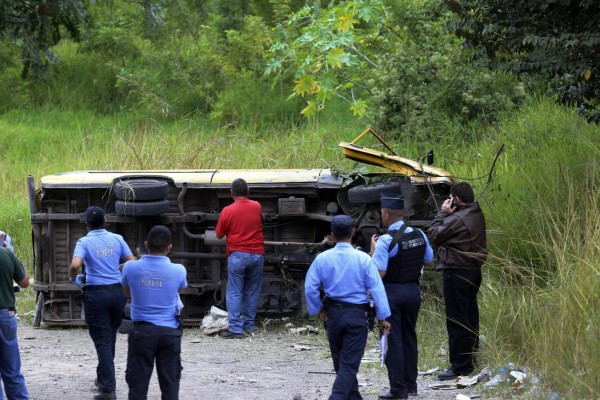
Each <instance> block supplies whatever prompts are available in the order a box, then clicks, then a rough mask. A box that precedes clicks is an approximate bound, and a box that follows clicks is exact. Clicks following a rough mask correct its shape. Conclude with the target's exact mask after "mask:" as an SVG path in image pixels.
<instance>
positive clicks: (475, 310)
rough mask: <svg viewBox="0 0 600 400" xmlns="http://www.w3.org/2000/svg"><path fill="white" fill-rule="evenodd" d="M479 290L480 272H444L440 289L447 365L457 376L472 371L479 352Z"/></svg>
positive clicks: (451, 270)
mask: <svg viewBox="0 0 600 400" xmlns="http://www.w3.org/2000/svg"><path fill="white" fill-rule="evenodd" d="M479 286H481V270H479V269H477V270H469V269H458V268H455V269H446V270H444V275H443V288H444V301H445V303H446V328H447V329H448V343H449V347H450V365H451V368H452V371H454V373H455V374H457V375H469V374H470V373H471V372H473V369H474V368H475V366H474V364H473V356H474V354H475V352H476V351H477V350H478V348H479V306H478V305H477V293H479Z"/></svg>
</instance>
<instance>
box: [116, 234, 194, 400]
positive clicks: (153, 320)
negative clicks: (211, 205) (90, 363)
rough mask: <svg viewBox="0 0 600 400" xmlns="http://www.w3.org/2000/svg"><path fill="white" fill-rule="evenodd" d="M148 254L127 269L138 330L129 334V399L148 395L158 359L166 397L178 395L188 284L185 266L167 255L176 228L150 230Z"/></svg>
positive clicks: (125, 280) (126, 284)
mask: <svg viewBox="0 0 600 400" xmlns="http://www.w3.org/2000/svg"><path fill="white" fill-rule="evenodd" d="M145 245H146V249H147V250H148V254H145V255H143V256H142V258H141V259H139V260H137V261H130V262H128V263H126V264H125V266H124V267H123V277H122V280H121V281H122V283H123V291H124V293H125V295H126V296H127V297H131V319H132V320H133V325H134V327H133V331H132V332H131V333H130V334H129V339H128V345H129V347H128V351H127V372H126V374H125V379H126V380H127V385H128V386H129V399H130V400H143V399H146V397H147V394H148V384H149V382H150V377H151V376H152V370H153V368H154V361H155V360H156V372H157V375H158V383H159V385H160V391H161V393H162V397H161V398H162V399H163V400H176V399H178V398H179V381H180V379H181V335H182V330H181V325H180V323H179V318H178V313H179V305H178V300H179V296H178V292H179V289H183V288H186V287H187V280H186V274H187V272H186V269H185V267H184V266H183V265H181V264H173V263H172V262H171V260H169V258H168V257H167V254H168V253H169V251H170V250H171V247H172V245H171V232H170V231H169V229H168V228H167V227H165V226H162V225H157V226H155V227H153V228H152V229H150V232H148V238H147V241H146V242H145Z"/></svg>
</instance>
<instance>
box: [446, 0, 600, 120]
mask: <svg viewBox="0 0 600 400" xmlns="http://www.w3.org/2000/svg"><path fill="white" fill-rule="evenodd" d="M445 3H446V4H447V6H448V7H449V8H450V10H451V11H453V12H454V13H455V14H456V15H457V16H458V17H459V19H458V20H456V21H454V22H453V24H451V28H452V29H453V30H454V32H455V33H456V34H457V35H458V36H459V37H461V38H463V39H464V44H465V45H466V46H467V47H468V48H470V49H471V50H472V52H471V56H472V60H474V61H476V62H479V63H483V64H485V65H489V66H490V67H492V68H496V69H501V70H507V71H512V72H515V73H517V74H522V73H529V74H535V75H537V76H542V77H545V78H547V79H548V80H549V81H550V82H551V86H552V90H551V91H550V92H551V93H553V94H556V95H557V98H558V100H560V101H561V102H563V103H567V104H573V105H576V106H577V107H578V111H579V112H580V113H581V114H582V115H583V116H584V117H586V118H587V119H588V121H591V122H596V123H599V122H600V29H598V27H599V26H600V6H598V5H597V1H595V0H477V1H476V0H466V1H460V0H445Z"/></svg>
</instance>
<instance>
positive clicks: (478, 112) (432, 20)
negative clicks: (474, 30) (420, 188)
mask: <svg viewBox="0 0 600 400" xmlns="http://www.w3.org/2000/svg"><path fill="white" fill-rule="evenodd" d="M397 7H402V12H401V11H400V10H396V12H395V14H396V15H398V16H401V19H399V20H398V21H396V25H395V28H396V29H397V34H398V36H400V40H399V41H398V46H397V48H396V51H395V52H394V53H391V54H389V55H387V56H384V59H383V61H382V63H381V64H382V68H381V71H379V73H378V74H377V75H376V76H374V77H373V78H372V80H371V82H372V87H373V94H374V95H373V99H372V107H373V109H374V112H375V118H376V120H377V125H378V126H379V127H380V128H382V129H384V130H388V131H395V130H401V131H403V132H404V134H406V135H409V136H410V137H412V138H415V137H417V138H418V139H421V140H423V139H427V140H431V139H434V140H435V139H440V133H439V132H443V131H444V124H446V123H447V121H448V120H457V121H459V122H462V123H464V122H467V121H470V120H474V119H480V120H483V121H486V122H493V121H495V120H497V118H498V116H499V115H500V113H502V112H503V111H505V110H507V109H510V108H512V107H514V106H515V105H518V104H520V103H521V102H522V100H523V99H524V97H525V90H524V86H523V85H522V84H519V83H518V82H517V80H516V79H515V78H514V77H513V76H511V75H508V74H500V73H494V72H492V71H490V70H487V69H484V68H475V67H473V66H469V65H468V64H467V63H466V62H464V61H463V60H461V46H460V43H459V41H458V40H457V39H456V37H454V36H453V35H451V34H450V33H448V32H447V31H446V28H445V24H446V22H447V20H448V15H447V14H446V13H444V12H443V10H439V9H438V5H437V2H435V3H434V2H424V4H421V3H417V2H406V1H405V2H399V3H398V4H397Z"/></svg>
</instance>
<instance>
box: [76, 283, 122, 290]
mask: <svg viewBox="0 0 600 400" xmlns="http://www.w3.org/2000/svg"><path fill="white" fill-rule="evenodd" d="M120 287H121V284H120V283H113V284H111V285H85V286H84V288H85V290H86V291H90V290H112V289H117V288H120Z"/></svg>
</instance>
